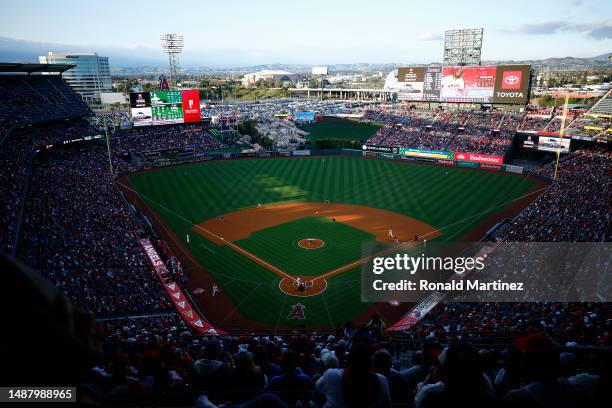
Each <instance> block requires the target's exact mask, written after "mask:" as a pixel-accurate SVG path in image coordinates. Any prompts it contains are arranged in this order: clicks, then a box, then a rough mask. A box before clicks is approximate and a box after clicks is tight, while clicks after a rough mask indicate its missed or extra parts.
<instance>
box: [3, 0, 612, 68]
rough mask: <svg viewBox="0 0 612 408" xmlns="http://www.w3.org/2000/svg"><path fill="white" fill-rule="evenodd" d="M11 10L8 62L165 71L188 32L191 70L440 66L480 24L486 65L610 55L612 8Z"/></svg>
mask: <svg viewBox="0 0 612 408" xmlns="http://www.w3.org/2000/svg"><path fill="white" fill-rule="evenodd" d="M8 4H10V6H8V7H7V5H8ZM8 4H5V7H4V8H3V13H2V15H0V22H1V23H2V24H1V25H0V27H1V28H0V37H5V38H0V60H7V58H8V59H13V60H28V59H29V60H30V62H34V61H36V60H37V58H38V55H39V53H40V52H41V51H43V49H44V47H55V48H52V49H46V50H44V53H46V52H47V51H56V52H63V51H75V52H76V51H93V52H98V53H99V54H100V55H103V56H109V57H110V65H111V66H130V65H134V66H136V65H143V64H150V65H159V64H163V63H164V61H167V59H166V56H165V55H164V54H163V53H162V51H161V47H160V45H159V35H160V34H162V33H165V32H177V33H182V34H184V36H185V52H184V54H183V56H182V63H183V66H184V67H212V68H215V67H234V66H245V65H258V64H272V63H285V64H342V63H360V62H364V63H390V62H407V63H428V62H437V61H441V59H442V45H443V37H444V31H445V30H447V29H452V28H472V27H484V43H483V51H482V58H483V60H527V59H543V58H550V57H566V56H574V57H592V56H595V55H600V54H604V53H607V52H610V51H611V50H612V19H611V18H610V17H609V16H612V2H601V1H589V0H583V1H581V0H559V1H552V0H542V1H538V2H535V3H531V2H529V1H515V2H506V3H503V2H491V1H476V0H469V1H461V2H457V1H455V2H451V1H447V0H439V1H436V2H417V3H415V2H406V1H400V0H382V1H378V2H369V1H359V0H352V1H344V0H342V1H321V0H312V1H309V2H290V1H273V0H267V1H265V0H264V1H257V2H253V1H237V0H226V1H224V2H215V3H209V2H202V1H199V2H198V1H176V2H167V1H164V2H162V1H158V0H150V1H148V2H146V3H134V2H122V1H115V0H109V1H105V2H76V1H67V0H56V1H53V2H44V1H29V2H15V1H12V2H10V3H8ZM15 40H23V41H25V42H19V41H15ZM41 43H42V44H41ZM32 52H36V53H37V55H32V56H30V55H29V53H32ZM40 55H42V54H40Z"/></svg>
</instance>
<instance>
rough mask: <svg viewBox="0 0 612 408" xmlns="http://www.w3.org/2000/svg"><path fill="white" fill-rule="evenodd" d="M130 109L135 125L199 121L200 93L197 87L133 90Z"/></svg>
mask: <svg viewBox="0 0 612 408" xmlns="http://www.w3.org/2000/svg"><path fill="white" fill-rule="evenodd" d="M130 110H131V114H132V121H133V122H134V126H154V125H169V124H176V123H190V122H199V121H200V120H201V119H200V93H199V91H198V90H197V89H186V90H180V91H153V92H133V93H131V94H130Z"/></svg>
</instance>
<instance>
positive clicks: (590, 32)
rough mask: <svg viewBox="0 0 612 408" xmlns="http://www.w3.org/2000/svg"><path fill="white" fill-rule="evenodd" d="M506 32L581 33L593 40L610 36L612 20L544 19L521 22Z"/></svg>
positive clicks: (611, 33) (535, 33) (537, 33)
mask: <svg viewBox="0 0 612 408" xmlns="http://www.w3.org/2000/svg"><path fill="white" fill-rule="evenodd" d="M502 31H504V32H506V33H520V34H527V35H551V34H559V33H583V34H585V35H586V36H587V37H590V38H592V39H595V40H605V39H610V38H612V20H603V21H594V22H590V23H586V24H585V23H583V24H576V23H571V22H569V21H546V22H543V23H536V24H523V25H522V26H521V27H520V28H518V29H517V30H502Z"/></svg>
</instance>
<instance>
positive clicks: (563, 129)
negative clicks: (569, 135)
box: [553, 94, 569, 181]
mask: <svg viewBox="0 0 612 408" xmlns="http://www.w3.org/2000/svg"><path fill="white" fill-rule="evenodd" d="M568 102H569V94H565V104H564V105H563V116H562V117H561V129H560V131H559V138H560V140H559V143H557V162H556V163H555V172H554V174H553V181H556V180H557V170H558V169H559V158H560V157H561V143H562V142H563V134H564V133H565V120H566V119H567V103H568Z"/></svg>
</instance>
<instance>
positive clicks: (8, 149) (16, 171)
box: [0, 133, 32, 253]
mask: <svg viewBox="0 0 612 408" xmlns="http://www.w3.org/2000/svg"><path fill="white" fill-rule="evenodd" d="M0 137H6V139H4V143H3V144H2V145H0V166H1V167H0V168H1V169H2V171H1V172H0V210H1V213H0V251H5V252H7V253H11V252H12V251H13V241H14V239H15V233H16V224H17V213H18V210H19V206H20V203H21V200H22V194H23V188H24V183H25V178H26V174H27V169H28V162H29V159H30V157H31V154H32V149H31V137H29V134H23V135H22V134H18V135H6V136H5V134H4V133H1V134H0Z"/></svg>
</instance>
